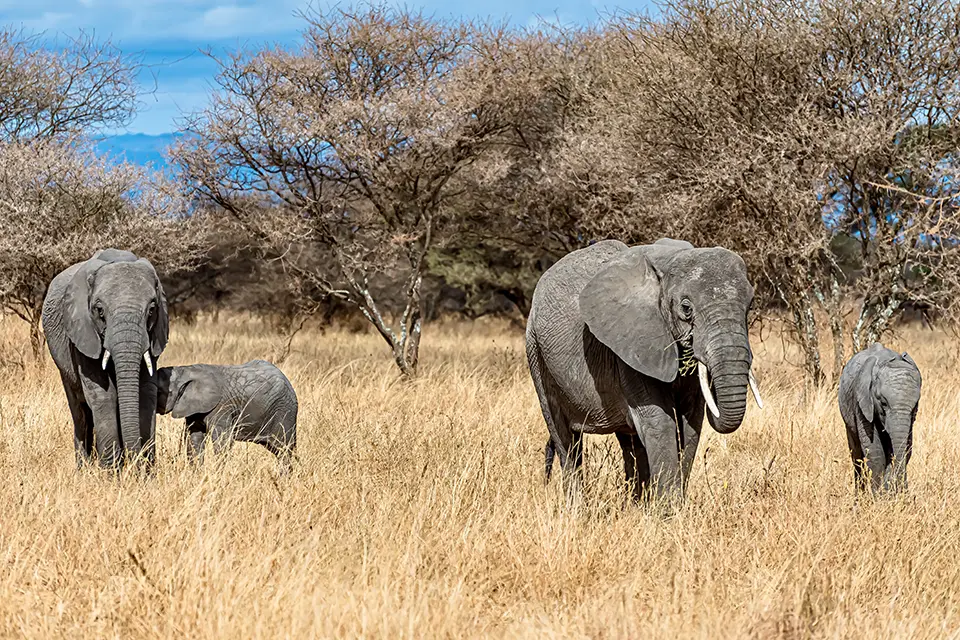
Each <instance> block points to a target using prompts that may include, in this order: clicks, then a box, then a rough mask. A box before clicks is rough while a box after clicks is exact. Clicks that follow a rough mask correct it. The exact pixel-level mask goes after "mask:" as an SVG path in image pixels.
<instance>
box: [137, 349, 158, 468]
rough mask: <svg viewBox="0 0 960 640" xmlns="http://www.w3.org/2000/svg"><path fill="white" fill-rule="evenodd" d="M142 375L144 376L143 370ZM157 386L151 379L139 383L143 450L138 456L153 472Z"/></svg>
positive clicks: (155, 458)
mask: <svg viewBox="0 0 960 640" xmlns="http://www.w3.org/2000/svg"><path fill="white" fill-rule="evenodd" d="M141 374H142V375H144V376H146V375H147V371H146V369H145V368H144V370H143V372H142V373H141ZM156 433H157V384H156V380H155V378H153V377H150V378H147V379H146V380H142V381H141V382H140V438H141V439H142V440H141V441H142V442H143V449H142V450H141V452H140V455H141V456H142V457H143V460H144V461H145V462H146V463H147V464H146V469H148V470H153V469H154V466H155V464H156V460H157V444H156Z"/></svg>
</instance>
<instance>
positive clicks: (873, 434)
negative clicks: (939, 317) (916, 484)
mask: <svg viewBox="0 0 960 640" xmlns="http://www.w3.org/2000/svg"><path fill="white" fill-rule="evenodd" d="M921 385H922V379H921V377H920V370H919V369H918V368H917V365H916V363H915V362H914V361H913V359H912V358H911V357H910V356H909V355H907V354H906V353H897V352H895V351H891V350H890V349H887V348H886V347H884V346H882V345H880V344H873V345H871V346H870V348H869V349H866V350H865V351H861V352H860V353H858V354H856V355H855V356H853V358H851V359H850V362H848V363H847V365H846V366H845V367H844V368H843V373H842V374H841V375H840V391H839V394H838V395H839V401H840V415H841V416H842V417H843V421H844V423H846V426H847V444H848V445H849V446H850V457H851V458H852V460H853V469H854V483H855V485H856V487H857V489H858V490H860V491H865V490H866V489H867V487H869V488H870V489H871V490H872V491H873V492H874V493H876V492H881V491H894V492H895V491H899V490H906V488H907V463H908V462H910V455H911V449H912V448H913V422H914V420H915V419H916V417H917V406H918V404H919V402H920V387H921Z"/></svg>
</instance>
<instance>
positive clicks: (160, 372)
mask: <svg viewBox="0 0 960 640" xmlns="http://www.w3.org/2000/svg"><path fill="white" fill-rule="evenodd" d="M156 380H157V413H159V414H160V415H165V414H168V413H170V411H171V410H172V409H173V407H172V406H170V404H171V402H170V401H171V399H172V397H173V396H172V395H171V393H170V391H171V387H172V386H173V368H172V367H158V368H157V378H156Z"/></svg>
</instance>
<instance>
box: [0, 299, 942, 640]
mask: <svg viewBox="0 0 960 640" xmlns="http://www.w3.org/2000/svg"><path fill="white" fill-rule="evenodd" d="M277 338H278V336H275V335H274V334H271V333H270V332H269V330H267V329H266V328H265V326H264V325H262V324H260V323H257V322H253V321H249V320H240V319H228V318H225V319H224V320H223V321H222V322H221V323H219V324H209V323H206V322H203V321H201V322H199V323H198V324H197V325H195V326H192V327H183V326H177V325H174V327H173V333H172V336H171V341H170V346H169V348H168V350H167V351H166V352H165V353H164V355H163V360H162V362H163V363H165V364H168V365H172V364H179V363H191V362H197V361H200V362H243V361H246V360H248V359H251V358H254V357H264V356H269V355H270V354H271V352H272V351H273V350H274V349H275V348H276V344H277ZM25 339H26V334H25V327H24V325H22V324H21V323H16V322H13V323H11V322H9V321H4V322H3V324H2V330H0V353H10V352H11V351H12V350H14V349H16V348H18V346H19V345H23V344H24V343H25ZM425 342H426V345H425V347H426V348H425V349H424V359H423V362H422V365H421V372H420V376H419V377H418V378H417V379H416V380H413V381H409V382H405V381H403V380H402V379H401V378H400V377H399V376H398V374H397V371H396V368H395V367H394V366H393V365H392V364H390V363H388V362H386V361H384V360H383V359H382V357H380V356H379V355H378V351H379V349H380V348H381V346H380V338H379V336H377V335H375V334H373V333H372V332H371V333H368V334H365V335H356V334H347V333H334V332H329V331H328V332H327V334H326V335H325V336H321V335H318V334H317V333H315V332H314V331H313V330H310V329H307V330H305V331H304V332H302V333H301V334H299V335H298V336H297V337H296V339H295V341H294V344H293V348H292V353H291V355H290V357H289V359H288V360H287V362H286V363H285V364H284V370H285V372H286V373H287V374H288V375H289V376H290V378H291V380H292V382H293V384H294V386H295V387H296V389H297V391H298V394H299V397H300V407H301V411H300V423H299V429H300V438H299V441H300V446H301V449H300V457H301V464H300V466H299V468H298V470H297V471H296V472H295V473H294V474H293V476H292V477H289V478H286V479H280V478H277V476H276V468H275V466H274V462H273V460H272V458H271V456H270V455H269V454H268V453H266V452H265V451H263V450H262V449H261V448H259V447H257V446H256V445H249V444H238V445H236V447H235V448H234V450H233V451H232V452H231V453H230V454H229V455H228V456H227V457H226V458H225V459H220V460H218V459H215V458H211V459H210V460H209V461H208V462H207V463H205V466H204V467H202V468H200V469H197V470H194V469H191V468H189V467H188V466H187V465H186V464H185V460H184V455H183V454H182V453H181V452H180V451H179V442H180V434H181V429H182V424H181V423H180V422H178V421H172V420H170V419H168V418H166V417H164V418H161V419H160V421H159V424H158V438H159V442H158V444H159V448H160V451H159V456H158V459H159V464H158V469H157V474H156V477H153V478H149V479H137V478H135V477H134V476H132V475H122V476H121V477H120V478H119V479H114V478H112V477H110V476H109V475H108V474H105V473H104V472H102V471H98V470H91V469H84V470H82V471H79V472H78V471H76V470H75V469H74V461H73V453H72V450H71V445H70V429H69V424H70V421H69V415H68V412H67V408H66V402H65V399H64V397H63V392H62V389H61V387H60V383H59V381H58V380H57V377H56V374H55V371H53V368H52V367H48V368H47V371H46V372H43V373H39V372H37V371H35V370H33V369H29V370H28V371H27V372H26V373H24V372H23V371H22V370H21V369H20V368H18V367H15V366H11V365H9V364H7V363H4V362H0V421H2V424H3V432H4V438H2V439H0V474H2V476H3V477H4V478H6V479H7V481H6V482H4V483H3V485H2V487H0V509H2V511H3V514H4V517H3V519H2V523H0V563H2V566H3V571H2V572H0V635H3V636H6V637H10V636H18V637H42V638H48V637H60V636H66V637H90V636H93V637H114V636H129V637H143V638H153V637H157V638H159V637H170V636H178V637H271V638H274V637H350V638H354V637H364V636H366V637H370V636H374V637H394V638H403V637H409V638H420V637H449V638H453V637H457V638H461V637H537V638H542V637H554V638H568V637H569V638H574V637H576V638H582V637H602V638H627V637H631V638H635V637H641V636H651V635H652V636H656V637H703V638H715V637H738V638H743V637H755V638H778V637H779V638H800V637H812V638H826V637H831V638H833V637H850V638H854V637H857V638H861V637H887V638H893V637H929V638H933V637H945V636H949V635H950V633H951V632H953V631H954V630H956V629H957V628H960V614H958V611H960V606H958V605H960V595H958V594H960V567H958V565H957V563H956V562H955V559H956V556H957V553H958V552H960V542H958V538H957V526H958V521H960V506H958V503H957V501H956V500H955V499H954V498H955V496H956V495H957V491H958V490H960V481H958V477H957V474H956V473H955V469H956V468H957V465H958V464H960V437H958V436H957V434H956V432H955V430H954V429H953V428H952V426H953V424H954V422H955V419H956V415H957V413H958V410H960V406H958V405H960V402H958V398H957V395H956V386H957V383H958V378H960V370H958V365H957V362H958V357H957V356H958V355H960V354H958V350H960V349H958V348H960V343H958V342H957V341H956V340H955V339H952V338H948V337H946V336H944V335H943V334H941V333H934V332H929V331H924V332H908V333H905V334H903V335H902V336H899V337H898V338H897V339H896V340H894V341H892V342H891V346H893V347H899V348H907V349H909V351H910V353H911V354H912V355H913V357H914V358H915V359H916V360H917V362H918V364H919V365H920V367H921V369H922V371H923V374H924V393H923V399H922V401H921V405H920V411H919V414H918V418H917V424H916V450H915V457H914V459H913V461H912V462H911V467H910V474H911V478H910V480H911V490H910V493H909V495H907V496H906V497H904V498H903V499H898V500H880V501H872V500H864V501H862V502H861V503H860V504H859V505H857V504H856V503H855V501H854V496H853V487H852V485H853V483H852V468H851V464H850V461H849V457H848V453H847V450H846V446H847V445H846V441H845V437H844V431H843V426H842V424H841V421H840V417H839V415H838V412H837V408H836V397H835V395H834V394H833V393H831V392H828V391H826V390H812V391H810V392H809V395H808V396H807V397H806V398H804V385H803V382H802V380H803V376H802V368H801V367H798V366H793V365H791V364H789V363H790V362H793V361H796V360H798V359H799V360H800V361H801V364H802V359H801V358H799V353H798V352H797V350H796V349H794V348H788V349H787V350H784V349H783V348H782V347H781V343H780V341H779V340H777V339H775V338H773V339H770V338H768V339H766V340H765V341H764V342H762V343H761V342H759V341H757V340H756V339H755V340H754V347H755V351H756V361H755V364H756V368H757V371H758V376H759V377H760V382H761V385H762V386H763V390H764V397H765V400H766V404H767V407H766V409H765V410H764V411H763V412H760V411H758V410H757V409H756V408H755V407H754V406H753V405H752V404H751V406H750V408H749V409H748V411H747V416H746V420H745V421H744V424H743V426H742V427H741V428H740V429H739V430H738V431H737V432H736V433H734V434H732V435H730V436H719V435H717V434H714V433H705V437H704V440H703V442H702V443H701V451H700V452H699V454H698V459H697V461H696V464H695V467H694V474H693V479H692V482H691V484H690V487H689V493H688V501H687V503H686V505H685V506H684V507H683V508H682V509H681V510H680V511H679V512H678V513H676V514H675V515H673V516H672V517H660V516H658V515H656V514H654V513H651V512H649V511H645V510H643V509H639V508H635V507H633V506H626V507H625V506H624V500H625V498H626V493H625V491H623V490H622V487H621V478H622V475H621V474H622V463H621V461H620V453H619V448H618V446H617V445H616V443H615V441H614V440H613V439H612V438H610V437H607V438H591V439H590V440H589V445H588V447H589V448H588V450H587V455H586V475H587V479H588V483H587V491H586V498H587V500H586V505H587V506H586V507H585V509H584V511H583V512H582V513H581V514H580V515H579V516H573V515H571V514H569V513H566V512H564V510H563V509H562V508H561V507H562V503H563V499H562V493H561V491H560V490H559V483H558V482H553V483H552V484H550V485H549V486H547V487H546V488H544V486H543V484H542V471H543V469H542V465H543V455H542V454H543V443H544V438H545V435H546V428H545V426H544V424H543V419H542V417H541V416H540V414H539V409H538V406H537V399H536V394H535V392H534V390H533V388H532V385H531V384H530V381H529V376H528V373H527V371H526V365H525V362H524V357H523V348H522V338H521V336H520V335H519V334H518V333H504V332H503V331H502V328H501V325H498V324H495V323H483V322H477V323H473V324H471V325H461V324H453V325H444V326H437V327H433V328H431V331H430V332H428V333H427V334H425ZM707 431H709V427H707Z"/></svg>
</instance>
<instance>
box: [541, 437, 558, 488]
mask: <svg viewBox="0 0 960 640" xmlns="http://www.w3.org/2000/svg"><path fill="white" fill-rule="evenodd" d="M556 455H557V447H556V445H554V444H553V438H552V437H551V438H549V439H548V440H547V446H546V447H545V448H544V450H543V458H544V467H543V481H544V483H547V482H550V475H551V474H552V473H553V459H554V457H555V456H556Z"/></svg>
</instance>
